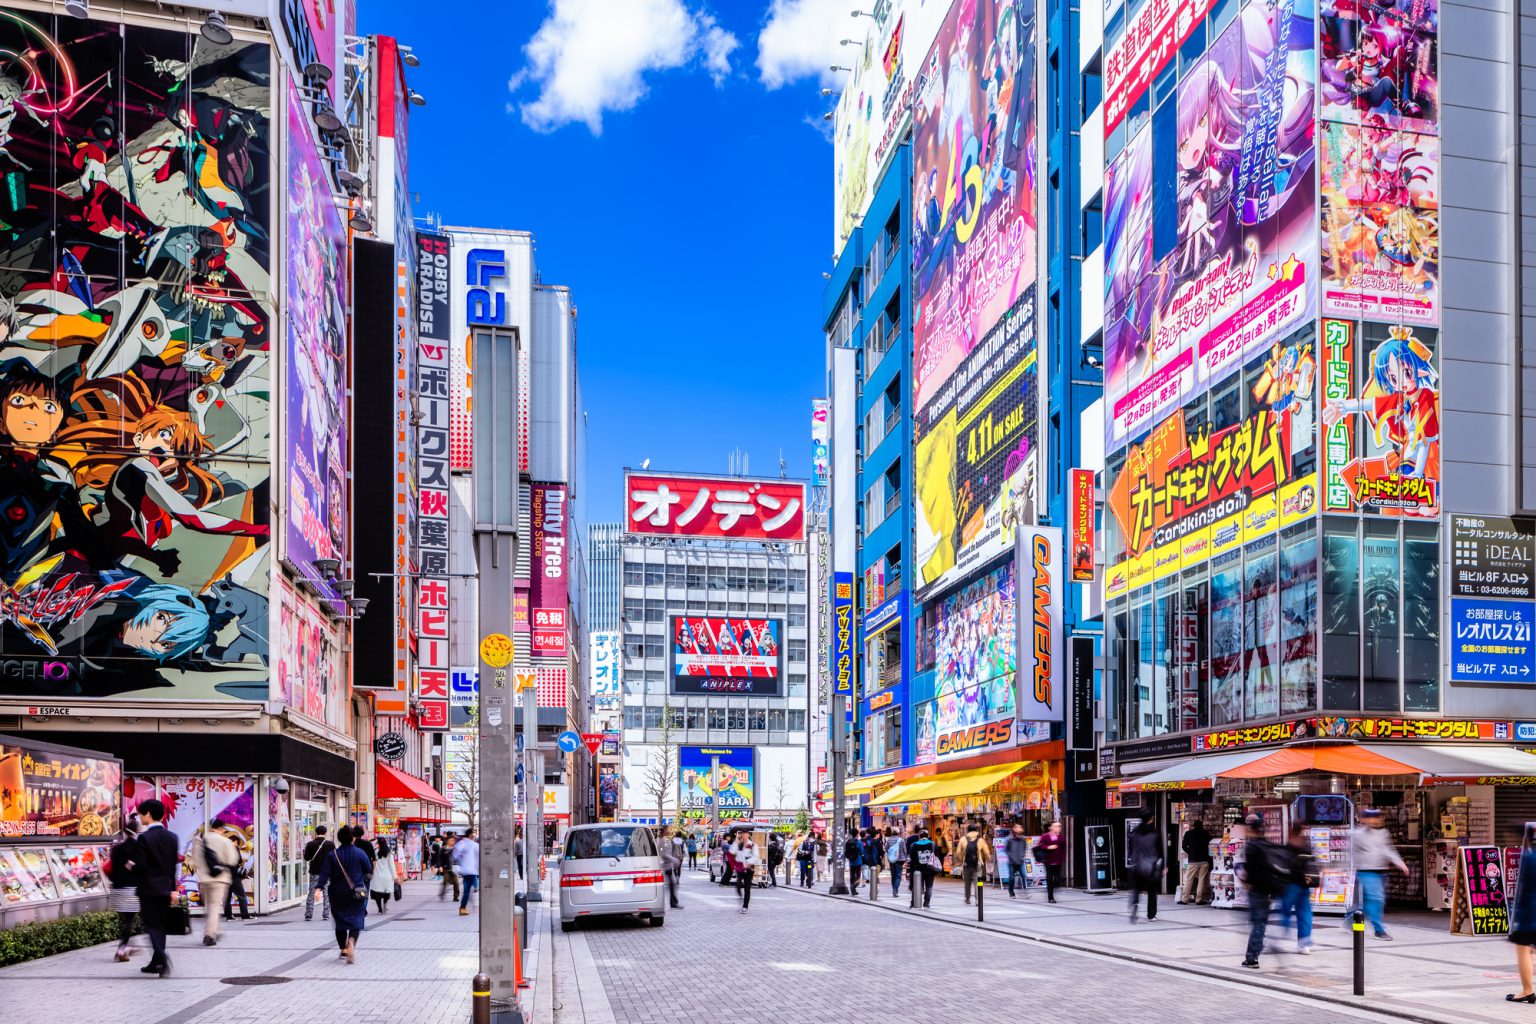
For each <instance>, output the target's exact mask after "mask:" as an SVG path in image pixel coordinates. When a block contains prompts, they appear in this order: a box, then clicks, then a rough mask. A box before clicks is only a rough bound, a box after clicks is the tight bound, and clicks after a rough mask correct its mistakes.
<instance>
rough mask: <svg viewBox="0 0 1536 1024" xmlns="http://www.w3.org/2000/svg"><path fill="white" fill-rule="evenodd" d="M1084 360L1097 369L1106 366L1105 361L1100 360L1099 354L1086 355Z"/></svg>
mask: <svg viewBox="0 0 1536 1024" xmlns="http://www.w3.org/2000/svg"><path fill="white" fill-rule="evenodd" d="M1083 361H1084V362H1086V363H1087V364H1088V365H1089V366H1091V367H1093V368H1094V369H1095V370H1098V369H1102V368H1103V366H1104V364H1103V363H1101V362H1099V357H1098V356H1084V357H1083Z"/></svg>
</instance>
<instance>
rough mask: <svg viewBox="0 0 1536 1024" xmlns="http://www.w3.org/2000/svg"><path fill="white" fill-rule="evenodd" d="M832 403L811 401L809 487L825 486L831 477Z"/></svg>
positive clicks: (821, 399) (815, 399) (823, 399)
mask: <svg viewBox="0 0 1536 1024" xmlns="http://www.w3.org/2000/svg"><path fill="white" fill-rule="evenodd" d="M831 442H832V403H831V402H830V401H829V400H827V399H825V398H813V399H811V485H812V486H814V487H825V486H827V480H828V478H829V477H830V476H831V475H832V447H831Z"/></svg>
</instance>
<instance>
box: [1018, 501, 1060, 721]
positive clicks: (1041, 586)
mask: <svg viewBox="0 0 1536 1024" xmlns="http://www.w3.org/2000/svg"><path fill="white" fill-rule="evenodd" d="M1014 560H1015V561H1014V566H1015V573H1014V579H1015V580H1017V582H1018V588H1019V592H1018V599H1017V600H1016V601H1015V602H1014V606H1015V615H1016V616H1017V623H1018V630H1019V636H1020V638H1021V642H1020V644H1019V649H1020V653H1019V659H1018V677H1019V682H1018V693H1019V718H1020V719H1021V720H1022V721H1026V722H1060V721H1062V720H1063V719H1064V718H1065V711H1066V699H1065V697H1064V695H1063V694H1062V692H1061V690H1062V677H1063V674H1064V673H1063V671H1062V669H1063V665H1062V661H1063V659H1064V658H1065V652H1064V648H1065V646H1066V631H1065V622H1064V621H1063V617H1062V600H1061V588H1062V567H1061V531H1060V530H1058V529H1056V528H1055V527H1053V526H1026V527H1020V528H1019V531H1018V534H1017V535H1016V540H1015V544H1014Z"/></svg>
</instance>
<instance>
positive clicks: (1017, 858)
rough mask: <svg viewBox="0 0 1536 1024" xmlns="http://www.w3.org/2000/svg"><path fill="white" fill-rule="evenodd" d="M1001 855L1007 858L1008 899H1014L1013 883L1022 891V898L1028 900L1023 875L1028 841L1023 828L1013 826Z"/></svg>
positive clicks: (1025, 880) (1026, 885)
mask: <svg viewBox="0 0 1536 1024" xmlns="http://www.w3.org/2000/svg"><path fill="white" fill-rule="evenodd" d="M1003 853H1004V854H1006V855H1007V857H1008V898H1009V899H1015V898H1016V897H1015V895H1014V883H1015V882H1017V883H1018V885H1019V888H1021V889H1023V890H1024V898H1025V899H1028V898H1029V877H1028V876H1027V875H1026V874H1025V873H1024V863H1025V861H1026V860H1027V859H1028V857H1029V840H1028V839H1027V838H1026V837H1025V835H1024V826H1023V825H1019V824H1015V825H1014V826H1013V831H1012V832H1010V833H1008V843H1007V845H1006V846H1004V847H1003Z"/></svg>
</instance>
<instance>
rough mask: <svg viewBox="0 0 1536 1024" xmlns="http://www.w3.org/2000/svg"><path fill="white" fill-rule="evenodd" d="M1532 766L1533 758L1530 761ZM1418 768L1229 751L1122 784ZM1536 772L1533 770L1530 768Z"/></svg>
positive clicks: (1346, 755) (1153, 787)
mask: <svg viewBox="0 0 1536 1024" xmlns="http://www.w3.org/2000/svg"><path fill="white" fill-rule="evenodd" d="M1531 760H1532V761H1533V762H1536V758H1532V759H1531ZM1420 771H1421V769H1420V768H1419V767H1418V766H1417V765H1415V764H1413V763H1412V762H1411V760H1410V759H1409V758H1408V757H1406V756H1405V755H1404V753H1403V751H1401V750H1400V749H1399V748H1397V747H1384V746H1362V745H1358V744H1354V743H1325V744H1306V745H1302V746H1294V747H1281V748H1280V749H1279V750H1247V751H1233V752H1232V753H1230V754H1216V755H1213V756H1207V757H1193V758H1190V759H1189V760H1188V761H1183V762H1180V763H1179V764H1176V765H1174V766H1173V767H1171V768H1164V769H1163V770H1162V771H1160V772H1153V773H1152V774H1151V775H1146V776H1143V777H1142V778H1139V779H1131V780H1129V781H1127V782H1123V783H1121V784H1120V789H1121V790H1122V791H1123V792H1127V793H1148V792H1155V791H1157V790H1163V789H1211V788H1212V787H1214V786H1215V785H1216V780H1217V779H1272V778H1278V777H1280V776H1282V775H1295V774H1296V773H1298V772H1332V773H1334V774H1336V775H1418V774H1419V773H1420ZM1533 771H1536V769H1533Z"/></svg>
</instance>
